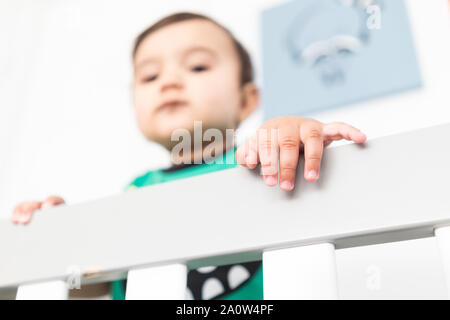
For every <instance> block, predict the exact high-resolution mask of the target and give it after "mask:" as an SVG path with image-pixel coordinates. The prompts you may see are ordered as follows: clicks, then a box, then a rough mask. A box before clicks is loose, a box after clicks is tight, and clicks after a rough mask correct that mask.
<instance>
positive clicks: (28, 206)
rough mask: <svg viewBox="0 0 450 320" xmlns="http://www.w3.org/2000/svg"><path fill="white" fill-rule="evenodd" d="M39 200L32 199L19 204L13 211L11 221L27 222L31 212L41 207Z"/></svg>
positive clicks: (31, 214)
mask: <svg viewBox="0 0 450 320" xmlns="http://www.w3.org/2000/svg"><path fill="white" fill-rule="evenodd" d="M41 204H42V203H41V202H37V201H32V202H24V203H21V204H19V205H18V206H17V207H16V208H15V209H14V212H13V215H12V218H11V221H12V222H13V223H21V224H27V223H29V222H30V221H31V217H32V216H33V212H34V211H36V210H38V209H40V208H41Z"/></svg>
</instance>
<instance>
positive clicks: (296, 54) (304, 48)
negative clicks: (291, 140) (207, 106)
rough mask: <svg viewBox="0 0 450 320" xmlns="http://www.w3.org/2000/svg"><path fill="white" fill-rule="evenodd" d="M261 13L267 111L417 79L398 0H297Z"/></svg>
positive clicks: (383, 90) (399, 86)
mask: <svg viewBox="0 0 450 320" xmlns="http://www.w3.org/2000/svg"><path fill="white" fill-rule="evenodd" d="M261 21H262V45H263V72H264V85H263V87H264V102H263V105H264V114H265V118H272V117H276V116H280V115H305V114H308V113H312V112H317V111H321V110H324V109H327V108H335V107H339V106H344V105H348V104H351V103H356V102H360V101H364V100H367V99H372V98H377V97H380V96H384V95H388V94H392V93H397V92H400V91H403V90H410V89H416V88H419V87H421V85H422V81H421V74H420V70H419V66H418V62H417V58H416V53H415V48H414V41H413V37H412V33H411V30H410V24H409V19H408V13H407V8H406V6H405V3H404V1H403V0H392V1H382V0H377V1H375V0H372V1H371V0H367V1H365V0H296V1H291V2H288V3H284V4H282V5H280V6H277V7H273V8H270V9H267V10H265V11H264V12H263V13H262V19H261Z"/></svg>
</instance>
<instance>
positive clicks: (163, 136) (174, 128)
mask: <svg viewBox="0 0 450 320" xmlns="http://www.w3.org/2000/svg"><path fill="white" fill-rule="evenodd" d="M174 120H176V119H171V121H169V120H166V121H161V122H157V123H155V124H154V125H153V126H152V128H151V134H150V135H149V136H148V138H149V140H153V141H155V142H158V143H160V144H162V145H163V146H169V145H173V143H174V142H175V143H177V142H180V141H182V139H184V136H185V135H189V137H190V139H191V141H192V140H193V139H194V136H193V132H194V120H186V119H182V120H181V119H180V120H178V121H174Z"/></svg>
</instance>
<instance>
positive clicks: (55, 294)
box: [16, 280, 69, 300]
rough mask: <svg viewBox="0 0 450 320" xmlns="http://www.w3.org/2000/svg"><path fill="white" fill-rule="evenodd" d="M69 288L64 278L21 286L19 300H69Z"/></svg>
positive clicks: (18, 294)
mask: <svg viewBox="0 0 450 320" xmlns="http://www.w3.org/2000/svg"><path fill="white" fill-rule="evenodd" d="M68 296H69V289H68V288H67V284H66V282H65V281H63V280H55V281H48V282H40V283H33V284H26V285H22V286H19V288H18V290H17V295H16V299H17V300H67V298H68Z"/></svg>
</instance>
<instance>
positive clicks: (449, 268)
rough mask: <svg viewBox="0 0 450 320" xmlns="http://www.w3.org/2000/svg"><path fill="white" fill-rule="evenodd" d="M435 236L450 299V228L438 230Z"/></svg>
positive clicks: (435, 231)
mask: <svg viewBox="0 0 450 320" xmlns="http://www.w3.org/2000/svg"><path fill="white" fill-rule="evenodd" d="M434 235H435V237H436V241H437V244H438V248H439V254H440V256H441V260H442V265H443V267H444V274H445V281H446V284H447V298H448V299H450V226H448V227H440V228H436V229H435V230H434Z"/></svg>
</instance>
